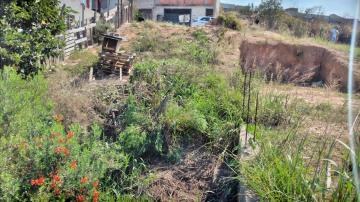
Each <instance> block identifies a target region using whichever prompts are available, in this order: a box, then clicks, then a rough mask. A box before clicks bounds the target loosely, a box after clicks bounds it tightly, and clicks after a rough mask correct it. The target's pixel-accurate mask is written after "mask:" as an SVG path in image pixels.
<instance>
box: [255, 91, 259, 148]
mask: <svg viewBox="0 0 360 202" xmlns="http://www.w3.org/2000/svg"><path fill="white" fill-rule="evenodd" d="M258 108H259V92H258V93H257V94H256V104H255V128H254V141H255V140H256V126H257V113H258Z"/></svg>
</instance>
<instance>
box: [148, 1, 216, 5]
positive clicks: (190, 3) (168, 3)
mask: <svg viewBox="0 0 360 202" xmlns="http://www.w3.org/2000/svg"><path fill="white" fill-rule="evenodd" d="M155 1H156V4H157V5H159V6H214V5H215V1H216V0H155Z"/></svg>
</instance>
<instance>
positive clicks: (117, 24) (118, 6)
mask: <svg viewBox="0 0 360 202" xmlns="http://www.w3.org/2000/svg"><path fill="white" fill-rule="evenodd" d="M115 27H116V28H119V27H120V0H118V2H117V11H116V25H115Z"/></svg>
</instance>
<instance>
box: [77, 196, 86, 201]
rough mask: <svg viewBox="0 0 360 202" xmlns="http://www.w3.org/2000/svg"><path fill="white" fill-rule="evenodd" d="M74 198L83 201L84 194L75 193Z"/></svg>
mask: <svg viewBox="0 0 360 202" xmlns="http://www.w3.org/2000/svg"><path fill="white" fill-rule="evenodd" d="M76 200H77V201H84V200H85V196H84V195H81V194H80V195H77V196H76Z"/></svg>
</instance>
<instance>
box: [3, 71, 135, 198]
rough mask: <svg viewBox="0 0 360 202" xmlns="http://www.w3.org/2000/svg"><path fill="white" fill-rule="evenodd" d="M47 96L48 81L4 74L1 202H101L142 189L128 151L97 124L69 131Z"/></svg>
mask: <svg viewBox="0 0 360 202" xmlns="http://www.w3.org/2000/svg"><path fill="white" fill-rule="evenodd" d="M46 94H47V87H46V81H45V79H44V77H43V76H41V75H37V76H35V77H34V78H33V79H29V80H23V79H21V77H20V76H19V75H17V74H16V72H15V71H13V70H11V69H10V68H5V69H4V70H2V71H0V201H30V200H35V201H54V200H55V201H57V200H66V201H100V200H106V199H107V198H108V197H109V195H110V197H119V196H121V195H122V194H123V193H124V192H125V190H126V191H127V193H129V192H130V191H132V190H131V188H132V187H134V186H135V185H136V184H141V183H137V181H139V180H140V178H139V173H140V171H141V168H142V167H139V166H138V164H136V163H134V162H132V161H131V159H132V158H131V156H129V154H127V153H126V152H125V151H124V150H125V149H124V146H121V145H120V144H119V143H108V142H106V141H104V140H102V138H101V137H102V130H101V128H100V127H99V126H98V125H93V126H92V127H91V128H90V129H89V130H83V129H82V128H81V127H80V126H79V125H77V124H74V125H71V126H69V127H68V128H66V129H65V127H64V126H63V124H62V121H63V117H62V116H61V115H55V116H53V117H52V118H51V113H52V107H51V103H50V102H49V100H48V99H46V97H47V96H46ZM118 173H121V174H118ZM115 193H116V194H115ZM104 197H105V198H106V199H104Z"/></svg>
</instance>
